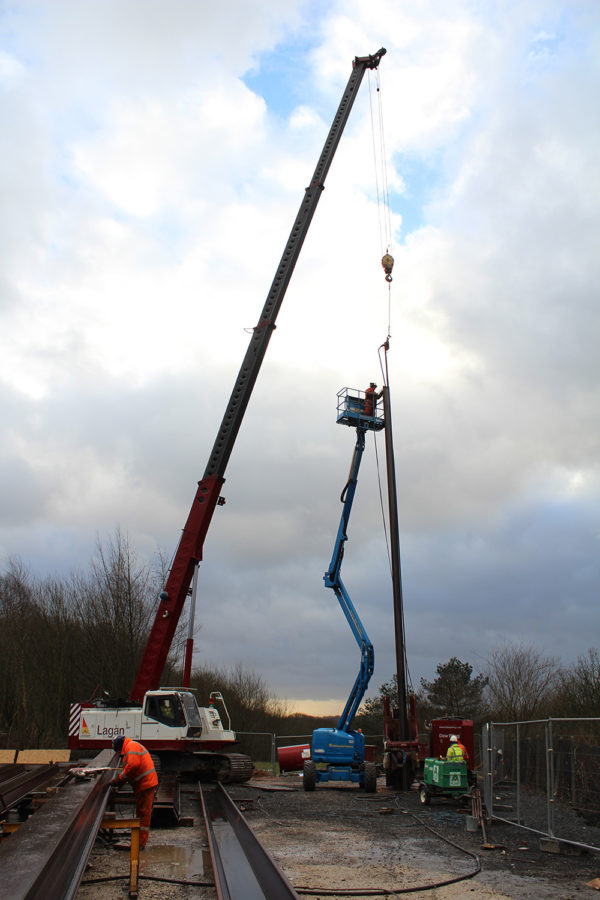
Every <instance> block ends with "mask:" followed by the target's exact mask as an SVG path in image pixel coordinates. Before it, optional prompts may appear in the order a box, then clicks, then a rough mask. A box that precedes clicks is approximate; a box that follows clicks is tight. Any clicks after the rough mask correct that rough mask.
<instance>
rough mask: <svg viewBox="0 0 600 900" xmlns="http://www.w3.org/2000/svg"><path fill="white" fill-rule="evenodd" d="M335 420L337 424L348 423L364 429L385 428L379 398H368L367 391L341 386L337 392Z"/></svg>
mask: <svg viewBox="0 0 600 900" xmlns="http://www.w3.org/2000/svg"><path fill="white" fill-rule="evenodd" d="M369 407H372V408H369ZM336 421H337V423H338V425H349V426H350V427H352V428H362V429H364V430H365V431H381V430H382V428H385V419H384V417H383V404H382V402H381V399H380V398H374V399H371V400H369V398H368V397H367V391H359V390H357V389H356V388H347V387H345V388H342V389H341V390H340V391H338V393H337V420H336Z"/></svg>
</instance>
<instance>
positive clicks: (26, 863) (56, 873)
mask: <svg viewBox="0 0 600 900" xmlns="http://www.w3.org/2000/svg"><path fill="white" fill-rule="evenodd" d="M114 759H115V754H114V753H113V751H112V750H103V751H102V752H101V753H100V754H99V755H98V756H97V757H96V758H95V759H94V761H93V765H94V766H95V767H101V766H110V765H111V764H112V763H113V760H114ZM111 778H112V772H101V773H100V774H98V775H96V776H93V777H91V778H89V779H85V780H73V781H69V782H68V783H66V784H64V785H63V786H62V788H61V789H60V791H59V792H58V793H57V794H55V795H53V796H52V797H50V799H49V800H48V802H47V803H45V804H44V806H43V807H42V808H41V809H40V810H38V811H37V812H36V813H35V815H33V816H30V818H29V819H28V820H27V821H26V822H24V823H23V824H22V825H21V827H20V828H19V830H18V831H17V832H16V833H15V834H13V835H11V836H10V837H9V838H7V839H6V840H5V841H4V842H3V843H2V845H0V871H1V872H2V880H1V881H0V898H1V900H48V898H49V897H60V898H64V900H69V898H75V896H76V894H77V891H78V888H79V884H80V882H81V879H82V877H83V874H84V872H85V869H86V866H87V862H88V858H89V856H90V853H91V852H92V848H93V846H94V841H95V840H96V835H97V833H98V830H99V828H100V825H101V822H102V818H103V816H104V810H105V808H106V804H107V802H108V795H109V791H110V781H111Z"/></svg>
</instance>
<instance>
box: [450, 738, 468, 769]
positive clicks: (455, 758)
mask: <svg viewBox="0 0 600 900" xmlns="http://www.w3.org/2000/svg"><path fill="white" fill-rule="evenodd" d="M446 759H447V760H448V762H465V763H468V762H469V753H468V751H467V748H466V747H465V745H464V744H461V742H460V741H459V739H458V735H456V734H451V735H450V746H449V747H448V750H447V751H446Z"/></svg>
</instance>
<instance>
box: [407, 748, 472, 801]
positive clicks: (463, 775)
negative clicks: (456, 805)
mask: <svg viewBox="0 0 600 900" xmlns="http://www.w3.org/2000/svg"><path fill="white" fill-rule="evenodd" d="M468 793H469V783H468V779H467V764H466V763H465V762H452V761H449V760H445V759H432V758H429V759H426V760H425V767H424V771H423V781H422V782H421V783H420V785H419V797H420V799H421V803H424V804H426V805H429V803H431V798H432V797H453V798H455V799H460V798H462V797H465V796H466V795H467V794H468Z"/></svg>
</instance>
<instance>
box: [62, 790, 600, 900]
mask: <svg viewBox="0 0 600 900" xmlns="http://www.w3.org/2000/svg"><path fill="white" fill-rule="evenodd" d="M255 784H256V785H257V786H254V785H236V786H232V787H231V788H230V793H231V795H232V797H233V798H234V799H235V800H236V802H237V803H238V805H239V806H240V808H241V809H242V811H243V814H244V815H245V817H246V818H247V820H248V822H249V823H250V825H251V826H252V828H253V829H254V830H255V831H256V833H257V835H258V837H259V838H260V839H261V841H262V842H263V843H264V844H265V846H266V847H267V848H268V849H269V851H270V852H271V854H272V855H273V856H274V857H275V859H276V860H277V862H278V863H279V865H280V867H281V868H282V869H283V870H284V872H285V873H286V875H287V877H288V878H289V880H290V881H291V883H292V884H293V885H294V887H295V888H296V890H297V891H298V893H299V894H300V895H304V894H305V893H306V891H307V889H308V890H310V891H311V894H310V896H314V897H321V898H325V897H329V898H331V897H334V898H336V897H337V898H340V900H341V898H342V897H344V896H361V895H362V896H365V893H364V892H365V891H368V892H369V894H368V896H371V897H374V898H377V897H380V898H384V897H386V896H387V897H389V896H390V894H389V893H388V892H389V891H393V892H396V893H397V894H399V895H400V896H402V894H405V895H406V893H408V892H410V893H413V892H414V891H415V888H417V892H416V893H415V896H416V897H421V898H436V900H457V898H464V897H469V898H473V900H579V898H583V900H584V898H586V897H590V898H592V897H597V896H598V892H597V891H595V890H593V889H592V888H590V887H587V886H586V883H587V882H589V881H590V880H591V879H593V878H595V877H597V876H599V875H600V855H596V854H588V855H586V856H558V855H554V854H548V853H543V852H541V851H540V849H539V840H538V838H537V836H536V835H534V834H531V833H527V832H523V831H520V830H517V829H515V828H513V827H512V826H509V825H502V824H494V825H493V826H491V828H490V829H489V831H488V843H491V844H494V845H495V849H482V846H481V844H482V836H481V832H479V831H477V832H475V833H473V832H470V831H467V829H466V814H465V813H464V812H461V811H459V810H457V809H456V807H455V806H453V805H450V804H449V803H448V802H447V801H443V800H441V801H434V803H433V804H432V805H431V807H423V806H421V804H420V803H419V800H418V797H417V795H416V793H410V794H398V795H396V794H395V793H393V792H390V791H387V790H386V789H385V787H383V785H381V783H380V786H379V788H378V792H377V794H376V795H365V794H364V793H363V792H360V791H359V790H358V789H357V788H355V787H350V786H348V787H347V786H341V785H340V786H325V785H323V786H322V787H317V789H316V790H315V792H314V793H308V794H307V793H305V792H304V791H303V790H302V782H301V780H300V779H299V778H296V777H295V776H287V777H282V778H276V779H272V778H270V777H267V778H263V779H260V780H258V779H257V780H256V782H255ZM261 785H262V786H263V787H264V788H267V787H275V786H277V785H279V786H285V787H289V788H294V790H291V791H285V792H273V791H270V790H261V789H260V786H261ZM184 797H185V807H186V808H185V809H184V811H185V812H186V813H188V814H190V815H193V816H194V820H195V824H194V827H193V828H179V829H155V830H154V831H153V833H152V834H151V838H150V843H149V845H148V849H147V851H146V853H145V854H144V856H143V857H142V868H141V875H142V879H144V877H149V876H150V877H160V878H170V879H176V880H178V881H194V882H196V883H198V882H202V881H204V882H206V880H207V876H206V875H205V874H204V872H203V869H202V852H201V851H202V848H203V847H205V846H206V842H205V836H204V833H203V828H202V823H201V815H200V810H199V803H198V801H197V800H196V799H195V798H194V786H193V785H189V786H186V793H185V794H184ZM563 824H564V825H565V827H570V828H571V829H572V832H573V833H572V837H576V836H577V835H576V834H575V833H574V832H575V831H576V829H577V828H578V827H579V828H580V829H581V833H580V835H579V839H580V840H584V841H585V842H587V843H595V844H598V843H599V842H600V829H598V828H590V826H586V825H585V823H583V822H579V820H578V817H577V816H576V815H575V814H573V813H571V812H570V811H565V822H564V823H563ZM92 861H93V865H94V868H93V869H92V870H91V871H90V873H89V875H88V877H95V878H98V877H100V876H103V875H110V874H117V873H123V874H125V873H126V871H127V857H126V855H125V854H119V853H117V852H116V851H114V850H109V849H103V848H101V847H98V849H97V850H96V851H95V852H94V855H93V860H92ZM479 864H480V865H481V871H479V872H477V870H478V868H479ZM475 873H476V874H475ZM451 879H461V880H459V881H457V882H456V883H454V884H449V885H446V886H438V887H434V885H436V884H440V883H441V882H445V881H448V880H451ZM427 886H431V887H430V889H427ZM418 888H425V889H424V890H418ZM411 889H412V890H411ZM323 890H327V891H337V893H333V894H332V893H327V894H325V893H323V892H322V891H323ZM352 891H353V892H356V891H360V892H362V893H361V894H358V895H357V894H356V893H354V894H352V893H348V892H352ZM371 891H374V892H375V893H371ZM123 896H126V891H125V882H124V881H121V882H108V883H107V882H104V883H102V884H98V885H89V886H82V888H81V889H80V892H79V894H78V897H79V898H80V900H112V898H121V897H123ZM215 896H216V895H215V893H214V890H213V889H212V888H210V887H191V886H184V885H181V884H179V885H176V884H167V883H166V882H153V881H145V880H142V882H141V890H140V900H144V898H147V900H158V898H171V897H172V898H187V897H195V898H198V897H200V898H206V900H212V898H214V897H215Z"/></svg>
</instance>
